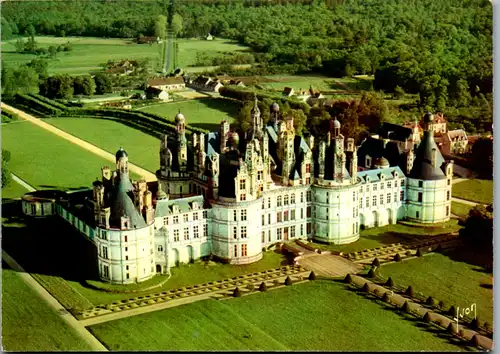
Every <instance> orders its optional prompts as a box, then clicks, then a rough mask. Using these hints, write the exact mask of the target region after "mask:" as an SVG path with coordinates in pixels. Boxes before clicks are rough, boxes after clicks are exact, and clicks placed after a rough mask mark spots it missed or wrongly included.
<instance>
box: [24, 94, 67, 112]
mask: <svg viewBox="0 0 500 354" xmlns="http://www.w3.org/2000/svg"><path fill="white" fill-rule="evenodd" d="M28 96H30V97H33V98H34V99H36V100H38V101H41V102H44V103H46V104H48V105H50V106H53V107H55V108H58V109H61V110H63V111H64V110H66V109H69V107H68V106H66V105H64V104H62V103H59V102H57V101H54V100H51V99H50V98H47V97H45V96H42V95H38V94H34V93H30V94H29V95H28Z"/></svg>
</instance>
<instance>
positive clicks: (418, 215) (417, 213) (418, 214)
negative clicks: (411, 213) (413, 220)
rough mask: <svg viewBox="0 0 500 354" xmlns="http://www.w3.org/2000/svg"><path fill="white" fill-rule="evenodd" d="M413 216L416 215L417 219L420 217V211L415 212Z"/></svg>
mask: <svg viewBox="0 0 500 354" xmlns="http://www.w3.org/2000/svg"><path fill="white" fill-rule="evenodd" d="M415 216H416V217H417V219H418V218H420V213H419V212H418V211H417V212H415Z"/></svg>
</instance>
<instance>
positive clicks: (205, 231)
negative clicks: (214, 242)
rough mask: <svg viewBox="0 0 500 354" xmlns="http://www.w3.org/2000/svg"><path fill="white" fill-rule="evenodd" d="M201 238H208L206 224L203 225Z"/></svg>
mask: <svg viewBox="0 0 500 354" xmlns="http://www.w3.org/2000/svg"><path fill="white" fill-rule="evenodd" d="M203 236H205V237H207V236H208V225H207V224H204V225H203Z"/></svg>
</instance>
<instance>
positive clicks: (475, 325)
mask: <svg viewBox="0 0 500 354" xmlns="http://www.w3.org/2000/svg"><path fill="white" fill-rule="evenodd" d="M479 326H480V322H479V318H478V317H476V318H474V319H473V320H472V321H470V324H469V327H470V328H472V329H476V330H477V329H479Z"/></svg>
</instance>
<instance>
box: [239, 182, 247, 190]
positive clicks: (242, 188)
mask: <svg viewBox="0 0 500 354" xmlns="http://www.w3.org/2000/svg"><path fill="white" fill-rule="evenodd" d="M245 189H246V183H245V180H244V179H240V191H244V190H245Z"/></svg>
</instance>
